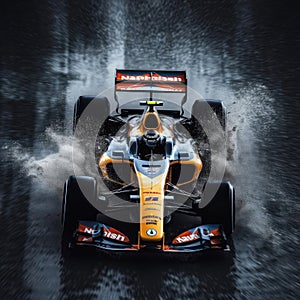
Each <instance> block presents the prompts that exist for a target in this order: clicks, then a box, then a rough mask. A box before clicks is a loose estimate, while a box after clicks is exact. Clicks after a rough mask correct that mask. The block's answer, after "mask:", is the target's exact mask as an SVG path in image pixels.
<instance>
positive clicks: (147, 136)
mask: <svg viewBox="0 0 300 300" xmlns="http://www.w3.org/2000/svg"><path fill="white" fill-rule="evenodd" d="M143 140H144V142H145V144H146V146H147V147H150V148H152V149H153V148H155V147H156V146H158V145H159V141H160V135H159V133H158V132H157V131H156V130H147V131H146V132H145V133H144V135H143Z"/></svg>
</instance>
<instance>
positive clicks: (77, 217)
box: [62, 70, 235, 252]
mask: <svg viewBox="0 0 300 300" xmlns="http://www.w3.org/2000/svg"><path fill="white" fill-rule="evenodd" d="M119 92H121V93H122V92H125V94H126V93H128V92H142V93H143V96H142V97H134V99H132V97H131V100H128V101H125V103H124V104H122V105H120V104H119V99H118V96H117V93H119ZM167 93H170V94H172V96H173V95H174V94H176V95H179V94H180V95H181V97H182V99H181V103H180V104H177V103H176V102H175V101H173V100H168V99H167V97H168V96H166V95H167ZM114 95H115V97H114V98H115V99H114V100H116V101H115V103H116V108H115V109H114V110H112V111H110V106H111V104H110V103H109V101H108V99H107V98H105V97H104V98H99V97H93V96H81V97H79V99H78V100H77V102H76V104H75V108H74V122H73V125H74V126H73V128H74V134H75V137H76V139H77V140H78V141H79V144H80V147H81V151H82V148H83V149H84V150H83V152H84V153H85V154H86V156H89V155H88V153H91V152H92V154H93V155H92V157H93V159H92V163H91V162H90V161H89V162H84V164H89V163H90V164H92V165H93V164H95V160H94V158H96V164H95V165H96V169H97V174H96V175H91V174H92V173H88V174H86V173H85V174H78V175H77V174H76V176H70V177H69V178H68V179H67V181H66V183H65V187H64V196H63V205H62V223H63V235H62V240H63V243H64V245H66V246H67V247H70V248H73V247H79V246H86V247H96V248H99V249H103V250H113V251H147V250H149V251H158V252H198V251H202V250H208V249H218V250H228V249H229V243H228V240H229V239H230V236H231V234H232V232H233V229H234V201H235V199H234V189H233V187H232V186H231V184H230V183H229V182H226V181H225V182H222V181H211V180H210V173H211V172H213V171H212V169H215V168H216V167H215V165H214V164H213V159H214V158H213V155H212V147H211V144H212V141H211V140H212V139H215V135H216V136H219V137H220V136H221V137H222V139H221V140H220V139H219V144H222V145H221V146H222V147H224V146H225V143H226V139H225V138H224V137H226V134H225V132H226V110H225V107H224V105H223V103H222V102H221V101H217V100H196V101H194V102H193V104H192V106H191V111H190V112H189V111H188V110H187V109H186V108H185V107H184V104H185V103H186V101H187V79H186V73H185V71H148V70H117V71H116V79H115V94H114ZM127 95H128V94H127ZM157 95H160V96H157ZM162 95H163V97H162ZM125 98H126V97H125ZM162 98H163V99H162ZM171 98H172V99H173V98H174V97H170V99H171ZM128 99H129V97H128ZM208 124H209V130H208V131H210V132H213V135H214V136H213V138H212V137H211V136H210V135H211V134H207V132H206V128H208V127H207V126H208ZM220 141H221V142H220ZM217 144H218V143H217ZM91 149H92V150H91ZM74 151H77V150H76V149H75V150H74ZM78 151H79V150H78ZM214 172H215V171H214ZM77 173H78V172H77Z"/></svg>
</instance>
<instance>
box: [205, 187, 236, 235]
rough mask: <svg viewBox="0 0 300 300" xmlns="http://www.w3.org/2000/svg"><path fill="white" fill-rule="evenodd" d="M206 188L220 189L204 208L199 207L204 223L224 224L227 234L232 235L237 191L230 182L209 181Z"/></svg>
mask: <svg viewBox="0 0 300 300" xmlns="http://www.w3.org/2000/svg"><path fill="white" fill-rule="evenodd" d="M218 186H219V188H218ZM205 188H206V189H210V190H211V191H215V190H216V189H217V188H218V191H217V193H216V194H215V196H214V197H213V199H212V200H211V201H210V202H209V203H208V204H207V205H206V206H205V207H204V208H201V209H199V213H200V214H201V216H202V222H203V224H222V226H223V229H224V232H225V234H226V236H230V235H231V234H232V233H233V231H234V227H235V192H234V189H233V187H232V185H231V184H230V183H229V182H222V183H221V184H220V183H210V182H208V183H207V184H206V187H205ZM204 202H205V200H204Z"/></svg>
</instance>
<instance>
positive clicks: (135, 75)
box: [115, 69, 187, 93]
mask: <svg viewBox="0 0 300 300" xmlns="http://www.w3.org/2000/svg"><path fill="white" fill-rule="evenodd" d="M115 91H116V92H162V93H163V92H167V93H186V92H187V79H186V72H185V71H161V70H121V69H117V70H116V78H115Z"/></svg>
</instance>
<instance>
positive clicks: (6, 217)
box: [0, 0, 300, 299]
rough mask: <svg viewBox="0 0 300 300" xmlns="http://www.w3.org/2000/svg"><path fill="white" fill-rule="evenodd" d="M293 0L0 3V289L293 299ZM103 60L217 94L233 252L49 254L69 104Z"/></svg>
mask: <svg viewBox="0 0 300 300" xmlns="http://www.w3.org/2000/svg"><path fill="white" fill-rule="evenodd" d="M294 2H295V5H294V4H293V1H291V2H290V3H289V4H288V5H289V6H287V5H286V4H283V3H282V2H281V1H273V2H272V4H271V3H270V4H266V3H263V2H261V3H260V2H259V3H258V1H257V2H255V3H254V2H253V3H252V2H244V1H231V0H229V1H223V0H222V1H214V0H212V1H185V0H184V1H179V0H178V1H177V0H176V1H153V0H152V1H148V0H146V1H143V2H141V1H136V0H133V1H121V0H120V1H118V0H115V1H93V0H89V1H79V0H75V1H59V2H57V3H55V4H54V2H52V1H44V3H41V2H36V1H16V2H14V3H11V4H8V3H6V4H1V6H2V8H1V11H3V17H2V18H1V21H0V22H1V36H2V39H1V40H2V41H4V42H2V43H1V47H0V53H1V61H0V63H1V71H0V72H1V76H0V87H1V88H0V111H1V118H0V139H1V146H0V147H1V148H0V158H1V160H0V174H1V175H0V176H1V180H0V209H1V215H0V227H1V228H2V233H1V240H0V247H1V248H0V253H1V255H0V257H1V258H0V270H1V272H0V282H1V292H0V296H1V299H5V298H7V299H13V298H17V299H27V298H30V299H42V298H52V299H57V298H68V299H69V298H70V299H77V298H79V299H81V298H87V299H103V298H107V299H117V298H122V299H149V298H157V299H174V298H179V299H183V298H184V299H206V298H212V299H214V298H221V299H223V298H225V299H227V298H238V299H239V298H251V299H262V298H284V299H297V298H299V276H298V266H297V261H299V233H298V231H299V230H298V228H299V225H300V222H299V220H300V218H299V201H298V198H299V195H300V189H299V184H298V183H299V165H300V161H299V157H300V155H299V146H300V144H299V136H300V126H299V118H298V116H299V113H300V105H299V103H300V102H299V94H300V93H299V85H298V81H297V80H298V78H299V58H298V55H299V52H300V49H299V48H300V46H299V28H300V26H299V17H298V18H297V16H296V15H295V11H296V1H294ZM282 24H284V26H282ZM115 68H159V69H169V68H171V69H185V70H187V73H188V78H189V85H190V86H191V87H192V88H193V89H194V90H196V91H197V92H198V93H199V94H201V95H202V96H203V97H204V98H215V99H222V100H224V102H225V103H226V105H227V107H228V111H229V115H228V119H229V132H228V147H229V152H228V168H227V175H226V176H227V178H229V179H230V180H231V181H232V182H233V183H234V185H235V186H236V191H237V206H238V207H237V228H236V232H235V234H234V237H233V239H234V245H235V253H234V254H226V255H200V256H197V257H192V258H191V257H184V258H183V257H161V256H159V257H157V256H150V257H149V256H148V257H142V258H140V257H138V258H137V257H134V256H130V257H128V256H125V257H124V256H122V255H116V256H114V255H107V254H105V255H102V254H99V253H98V254H92V253H84V254H83V253H75V254H73V255H66V256H65V255H62V253H61V246H60V236H61V226H60V208H61V194H62V187H63V182H64V180H65V178H66V177H67V176H68V175H69V174H71V173H72V139H71V121H72V113H73V111H72V110H73V105H74V102H75V100H76V98H77V97H78V96H79V95H82V94H98V93H100V92H102V91H103V90H105V89H108V88H111V86H112V84H113V80H114V71H115ZM297 282H298V283H297ZM297 284H298V285H297Z"/></svg>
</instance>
